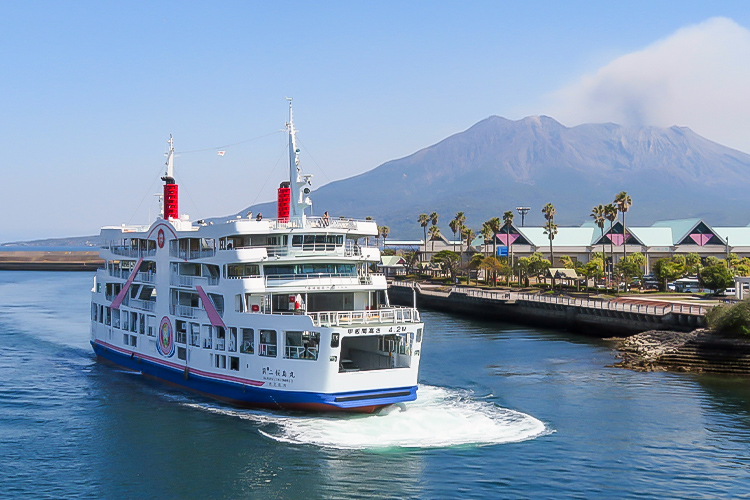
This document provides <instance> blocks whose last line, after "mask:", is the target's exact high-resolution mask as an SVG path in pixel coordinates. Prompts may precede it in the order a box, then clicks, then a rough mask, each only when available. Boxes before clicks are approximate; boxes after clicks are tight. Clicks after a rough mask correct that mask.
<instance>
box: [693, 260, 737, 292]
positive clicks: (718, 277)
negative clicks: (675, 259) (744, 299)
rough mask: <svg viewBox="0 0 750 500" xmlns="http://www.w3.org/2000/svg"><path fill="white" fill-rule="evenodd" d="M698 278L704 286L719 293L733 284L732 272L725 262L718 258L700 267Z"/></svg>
mask: <svg viewBox="0 0 750 500" xmlns="http://www.w3.org/2000/svg"><path fill="white" fill-rule="evenodd" d="M698 280H699V281H700V284H701V286H702V287H704V288H710V289H711V290H713V291H714V292H715V293H721V292H723V291H724V290H726V289H727V288H729V287H730V286H732V285H733V284H734V273H732V271H731V270H730V269H729V268H728V267H727V263H726V262H725V261H723V260H718V261H717V262H715V263H711V264H709V265H706V266H704V267H703V269H701V272H700V274H699V275H698Z"/></svg>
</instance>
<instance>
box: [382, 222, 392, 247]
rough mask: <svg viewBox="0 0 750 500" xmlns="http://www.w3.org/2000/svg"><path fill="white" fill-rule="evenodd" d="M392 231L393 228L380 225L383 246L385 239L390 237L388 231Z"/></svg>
mask: <svg viewBox="0 0 750 500" xmlns="http://www.w3.org/2000/svg"><path fill="white" fill-rule="evenodd" d="M390 232H391V228H390V227H388V226H381V227H380V236H382V237H383V248H385V239H386V238H387V237H388V233H390Z"/></svg>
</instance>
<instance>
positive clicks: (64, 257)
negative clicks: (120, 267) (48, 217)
mask: <svg viewBox="0 0 750 500" xmlns="http://www.w3.org/2000/svg"><path fill="white" fill-rule="evenodd" d="M103 265H104V260H102V259H101V258H100V257H99V252H98V251H45V250H40V251H36V250H24V251H9V252H6V251H2V252H0V271H95V270H96V269H97V268H98V267H102V266H103Z"/></svg>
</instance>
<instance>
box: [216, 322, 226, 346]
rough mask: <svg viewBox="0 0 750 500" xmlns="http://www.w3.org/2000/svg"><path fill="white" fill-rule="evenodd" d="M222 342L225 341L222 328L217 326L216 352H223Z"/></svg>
mask: <svg viewBox="0 0 750 500" xmlns="http://www.w3.org/2000/svg"><path fill="white" fill-rule="evenodd" d="M224 340H225V332H224V328H223V327H221V326H217V327H216V350H217V351H223V350H224Z"/></svg>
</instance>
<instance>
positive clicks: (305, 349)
mask: <svg viewBox="0 0 750 500" xmlns="http://www.w3.org/2000/svg"><path fill="white" fill-rule="evenodd" d="M319 344H320V333H318V332H308V331H304V332H286V345H285V349H284V357H285V358H291V359H313V360H315V359H318V345H319Z"/></svg>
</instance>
